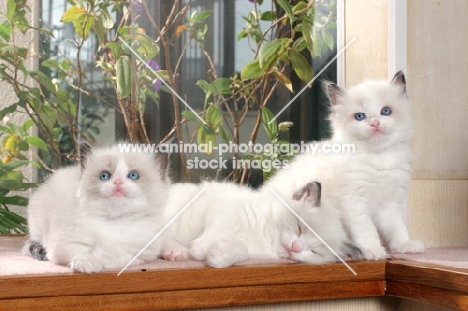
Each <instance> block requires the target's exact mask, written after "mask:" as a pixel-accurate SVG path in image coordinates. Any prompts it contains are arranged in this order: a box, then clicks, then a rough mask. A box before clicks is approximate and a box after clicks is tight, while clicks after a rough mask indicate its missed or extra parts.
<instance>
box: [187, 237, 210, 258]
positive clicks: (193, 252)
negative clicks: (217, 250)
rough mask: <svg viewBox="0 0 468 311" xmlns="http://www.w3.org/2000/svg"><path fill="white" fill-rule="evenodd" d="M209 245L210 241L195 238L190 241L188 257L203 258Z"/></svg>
mask: <svg viewBox="0 0 468 311" xmlns="http://www.w3.org/2000/svg"><path fill="white" fill-rule="evenodd" d="M210 246H211V241H205V240H203V239H196V240H193V241H192V243H190V251H189V253H190V257H192V258H193V259H195V260H205V256H206V253H207V251H208V249H209V247H210Z"/></svg>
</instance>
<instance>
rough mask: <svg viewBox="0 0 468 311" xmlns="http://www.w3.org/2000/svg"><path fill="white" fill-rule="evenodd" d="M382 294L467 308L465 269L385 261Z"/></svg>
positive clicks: (466, 274)
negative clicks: (384, 279)
mask: <svg viewBox="0 0 468 311" xmlns="http://www.w3.org/2000/svg"><path fill="white" fill-rule="evenodd" d="M385 276H386V283H387V288H386V295H388V296H396V297H401V298H406V299H411V300H416V301H420V302H424V303H429V304H434V305H438V306H442V307H448V308H454V309H459V310H468V270H465V269H452V268H449V267H443V266H438V265H432V264H423V263H417V262H410V261H399V260H395V261H388V262H387V265H386V271H385Z"/></svg>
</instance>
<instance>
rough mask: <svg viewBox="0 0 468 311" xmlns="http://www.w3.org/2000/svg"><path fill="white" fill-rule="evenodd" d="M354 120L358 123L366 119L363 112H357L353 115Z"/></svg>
mask: <svg viewBox="0 0 468 311" xmlns="http://www.w3.org/2000/svg"><path fill="white" fill-rule="evenodd" d="M354 118H355V119H356V120H358V121H362V120H364V119H365V118H366V114H365V113H364V112H358V113H356V114H355V115H354Z"/></svg>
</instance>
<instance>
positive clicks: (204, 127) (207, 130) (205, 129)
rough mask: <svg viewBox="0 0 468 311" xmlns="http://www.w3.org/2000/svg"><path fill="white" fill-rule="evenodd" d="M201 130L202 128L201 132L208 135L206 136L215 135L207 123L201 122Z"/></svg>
mask: <svg viewBox="0 0 468 311" xmlns="http://www.w3.org/2000/svg"><path fill="white" fill-rule="evenodd" d="M201 128H202V130H203V133H205V135H208V136H216V132H215V131H214V130H213V128H212V127H211V126H209V125H208V124H203V125H202V126H201Z"/></svg>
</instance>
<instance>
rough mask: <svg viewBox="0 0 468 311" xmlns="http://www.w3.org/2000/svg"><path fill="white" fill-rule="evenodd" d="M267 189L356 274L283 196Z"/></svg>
mask: <svg viewBox="0 0 468 311" xmlns="http://www.w3.org/2000/svg"><path fill="white" fill-rule="evenodd" d="M268 190H270V192H271V193H273V194H274V195H275V196H276V197H277V198H278V200H280V201H281V203H283V204H284V206H286V207H287V208H288V209H289V210H290V211H291V213H293V214H294V216H296V217H297V219H299V221H300V222H302V223H303V224H304V226H306V227H307V229H309V230H310V231H311V232H312V233H313V234H314V235H315V236H316V237H317V239H319V240H320V242H322V244H323V245H325V246H326V247H327V248H328V249H329V250H330V251H331V252H332V253H333V255H335V256H336V257H337V258H338V259H339V260H340V261H341V262H342V263H343V264H344V265H345V266H346V268H348V269H349V271H351V272H352V273H353V274H354V275H357V273H356V271H354V270H353V268H351V267H350V266H349V265H348V264H347V263H346V261H344V260H343V258H341V257H340V255H338V253H337V252H335V251H334V250H333V248H331V247H330V245H328V244H327V242H325V241H324V240H323V239H322V237H321V236H320V235H319V234H318V233H317V232H315V230H314V229H312V228H311V227H310V226H309V224H307V222H305V220H304V219H302V217H301V216H299V215H298V214H297V213H296V211H294V210H293V209H292V208H291V206H289V205H288V203H286V202H285V201H284V200H283V198H281V197H280V196H279V195H278V194H277V193H276V192H275V191H274V190H273V189H272V188H268Z"/></svg>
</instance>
